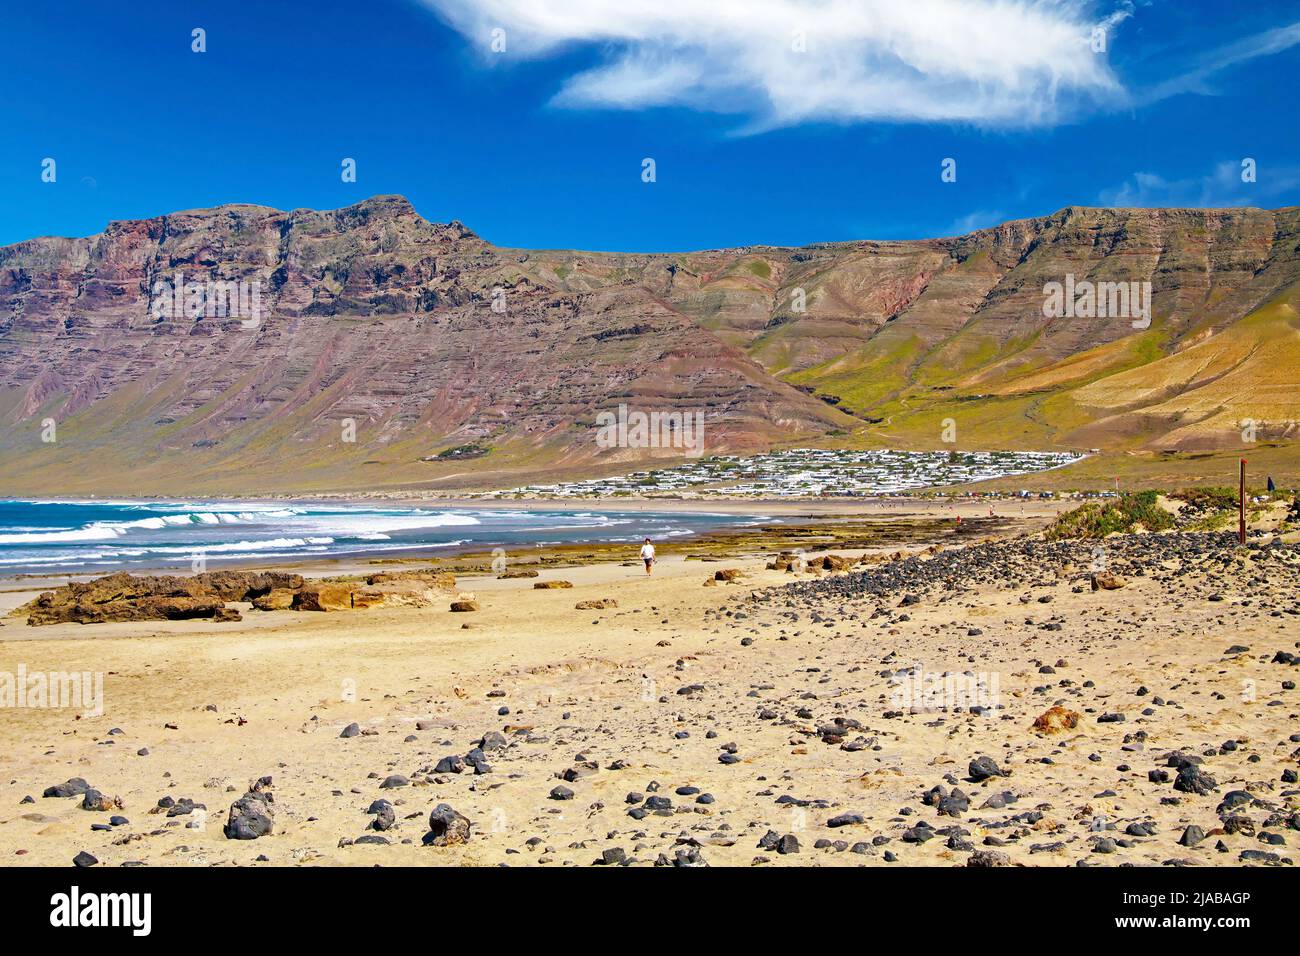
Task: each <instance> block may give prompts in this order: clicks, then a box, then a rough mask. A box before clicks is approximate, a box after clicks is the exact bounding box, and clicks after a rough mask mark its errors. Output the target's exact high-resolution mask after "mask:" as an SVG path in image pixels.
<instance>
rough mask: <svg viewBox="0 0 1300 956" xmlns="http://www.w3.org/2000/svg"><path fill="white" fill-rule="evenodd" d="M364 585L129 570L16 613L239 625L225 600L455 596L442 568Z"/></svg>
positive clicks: (324, 607) (344, 604)
mask: <svg viewBox="0 0 1300 956" xmlns="http://www.w3.org/2000/svg"><path fill="white" fill-rule="evenodd" d="M367 581H368V582H369V583H367V584H350V583H342V582H330V581H308V580H305V579H304V578H303V577H302V575H300V574H285V573H281V572H249V571H209V572H205V573H203V574H196V575H194V576H193V577H177V576H173V575H159V576H136V575H132V574H127V573H126V572H118V573H116V574H110V575H107V576H105V577H102V578H96V579H94V580H92V581H78V582H74V583H71V584H68V585H65V586H64V587H61V588H58V589H57V590H54V591H47V592H45V593H44V594H42V595H41V596H40V597H38V598H37V599H36V600H34V601H31V602H29V603H27V604H25V605H23V606H22V607H19V608H17V609H15V610H14V611H13V612H12V616H14V617H26V618H27V623H28V624H31V625H34V626H35V625H41V624H63V623H77V624H102V623H107V622H110V621H177V620H186V619H189V618H207V619H209V620H212V621H216V622H224V621H238V620H241V617H240V614H239V611H238V610H236V609H235V608H232V607H227V606H226V603H225V602H227V601H241V602H242V601H248V602H251V603H252V605H253V607H255V608H257V609H258V610H260V611H279V610H295V611H350V610H354V609H364V608H374V607H432V606H434V605H436V604H440V603H441V602H442V601H443V600H445V599H446V596H447V594H448V592H454V591H455V588H456V577H455V575H453V574H449V573H447V572H445V571H436V570H428V571H409V572H398V573H385V574H374V575H371V576H370V577H369V578H368V579H367Z"/></svg>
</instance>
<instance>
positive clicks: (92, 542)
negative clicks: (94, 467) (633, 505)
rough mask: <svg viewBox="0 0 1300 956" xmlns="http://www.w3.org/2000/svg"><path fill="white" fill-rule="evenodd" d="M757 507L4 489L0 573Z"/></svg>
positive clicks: (453, 537) (719, 519)
mask: <svg viewBox="0 0 1300 956" xmlns="http://www.w3.org/2000/svg"><path fill="white" fill-rule="evenodd" d="M765 520H768V519H763V518H758V517H755V516H752V515H725V514H698V513H672V514H668V513H662V512H651V511H626V512H592V511H583V510H581V509H576V508H575V509H573V510H568V511H524V510H489V509H462V508H455V509H446V508H416V507H399V508H371V507H365V506H361V505H356V506H351V505H327V504H307V503H301V502H293V503H282V502H265V503H252V502H247V501H197V500H196V501H170V500H169V501H131V500H114V501H98V500H83V501H51V500H3V499H0V575H2V574H21V573H55V574H57V573H67V572H75V571H104V572H109V571H115V570H136V569H138V570H144V569H154V568H181V569H183V570H186V571H188V570H190V569H191V568H194V567H199V566H200V565H199V562H200V561H201V562H202V565H201V566H202V567H206V568H209V569H210V568H214V567H220V566H222V565H223V564H231V563H235V562H240V563H247V562H249V561H257V562H262V561H286V560H303V559H311V558H334V557H357V556H361V555H370V556H375V555H390V556H398V555H401V554H402V553H403V552H407V553H411V552H421V551H431V550H436V549H455V548H473V549H475V550H477V549H479V548H495V547H501V548H503V549H504V550H505V552H506V555H507V557H508V556H509V555H510V553H511V549H512V548H513V549H515V550H517V551H522V550H523V549H527V548H533V547H536V546H538V545H553V544H566V543H584V542H588V543H594V542H628V543H629V544H631V543H634V542H638V541H640V540H641V539H642V538H644V537H647V536H649V537H650V538H653V539H654V540H656V541H662V540H664V539H666V538H679V537H685V536H688V535H692V534H696V533H698V532H700V531H704V530H709V529H715V528H722V527H734V526H738V525H745V524H754V523H756V522H759V521H765Z"/></svg>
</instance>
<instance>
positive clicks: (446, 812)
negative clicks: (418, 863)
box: [424, 803, 470, 846]
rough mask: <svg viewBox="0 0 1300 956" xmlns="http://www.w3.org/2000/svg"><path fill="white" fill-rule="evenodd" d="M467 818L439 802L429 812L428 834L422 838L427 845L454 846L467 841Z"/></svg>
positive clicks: (468, 824)
mask: <svg viewBox="0 0 1300 956" xmlns="http://www.w3.org/2000/svg"><path fill="white" fill-rule="evenodd" d="M469 826H470V823H469V818H468V817H466V816H465V815H464V814H460V813H457V812H456V811H455V810H453V809H452V808H451V807H450V806H448V805H447V804H445V803H440V804H438V805H437V806H436V807H434V808H433V812H432V813H430V814H429V834H428V835H427V836H426V837H425V838H424V842H425V844H426V845H428V846H456V845H457V844H460V843H468V842H469Z"/></svg>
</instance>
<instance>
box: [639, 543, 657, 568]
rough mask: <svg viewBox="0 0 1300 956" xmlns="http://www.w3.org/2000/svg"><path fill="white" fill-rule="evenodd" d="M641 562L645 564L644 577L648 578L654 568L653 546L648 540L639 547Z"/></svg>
mask: <svg viewBox="0 0 1300 956" xmlns="http://www.w3.org/2000/svg"><path fill="white" fill-rule="evenodd" d="M641 560H642V561H644V562H645V573H646V577H649V576H650V573H651V571H652V570H653V569H654V566H655V546H654V545H653V544H651V543H650V539H649V538H646V539H645V544H643V545H641Z"/></svg>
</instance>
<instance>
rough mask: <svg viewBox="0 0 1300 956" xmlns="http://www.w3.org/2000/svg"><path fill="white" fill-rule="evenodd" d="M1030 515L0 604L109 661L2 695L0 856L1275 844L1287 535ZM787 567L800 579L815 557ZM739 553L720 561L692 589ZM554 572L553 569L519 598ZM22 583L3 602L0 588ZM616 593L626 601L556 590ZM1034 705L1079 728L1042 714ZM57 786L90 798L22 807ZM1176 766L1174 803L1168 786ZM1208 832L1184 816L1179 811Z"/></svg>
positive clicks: (811, 854)
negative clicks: (559, 562)
mask: <svg viewBox="0 0 1300 956" xmlns="http://www.w3.org/2000/svg"><path fill="white" fill-rule="evenodd" d="M984 507H985V508H986V506H984ZM1048 511H1050V509H1047V510H1040V511H1036V512H1035V514H1036V515H1038V517H1029V516H1027V517H1026V519H1025V521H1024V522H1023V523H1021V522H1019V521H1018V522H1017V526H1016V527H1015V528H1014V529H1012V530H1011V531H1009V532H1008V533H1006V534H1005V535H1003V536H1002V538H1003V539H1004V543H997V544H992V543H991V544H984V545H981V544H979V543H978V542H979V541H981V540H983V539H982V538H977V539H973V540H971V541H970V542H969V543H968V544H967V545H966V546H965V547H952V546H947V545H945V546H944V547H943V549H942V550H939V549H935V548H926V547H924V546H921V545H920V544H916V545H910V546H909V547H908V548H907V549H906V553H905V554H899V555H896V556H895V558H894V559H893V560H891V557H890V555H889V554H888V553H885V554H881V555H879V558H882V559H883V560H881V561H880V562H879V563H873V564H869V565H862V566H860V569H859V570H853V571H847V572H845V571H840V572H830V571H820V570H809V571H807V572H803V573H799V572H790V571H783V570H769V569H768V567H767V565H768V564H769V562H770V561H771V555H755V556H750V557H738V558H736V559H734V560H730V561H726V562H723V563H716V562H704V561H698V560H686V558H685V556H684V555H682V554H667V555H665V556H664V558H663V560H661V561H660V563H659V564H658V566H657V567H656V570H655V574H654V576H653V577H651V578H648V579H647V578H646V576H645V574H644V572H643V570H642V569H641V568H640V566H639V564H635V563H634V559H635V554H634V552H632V551H629V554H628V555H627V556H626V557H625V558H624V560H623V561H604V562H600V563H596V564H592V565H588V566H575V567H563V568H545V569H543V570H541V571H540V572H539V576H538V577H537V578H535V579H530V578H523V579H506V580H500V579H497V578H496V577H495V576H494V575H492V574H490V573H488V574H481V573H480V574H458V581H457V587H458V588H459V589H460V590H461V591H464V592H471V593H472V594H473V597H474V599H475V600H476V601H477V603H478V604H479V606H480V608H481V609H480V610H479V611H477V612H474V613H464V614H458V613H452V612H450V611H449V610H448V609H447V608H446V607H441V606H440V607H433V608H393V609H375V610H365V611H361V610H354V611H347V612H339V613H303V612H293V611H272V612H259V611H250V610H249V609H248V608H247V606H244V607H243V608H241V610H242V611H243V620H242V621H239V622H231V623H213V622H209V621H160V622H124V623H108V624H97V625H77V624H58V625H51V626H45V627H28V626H25V625H24V624H23V623H22V621H20V620H17V619H14V618H8V619H3V620H4V623H3V627H0V672H9V673H16V672H18V671H19V669H20V667H21V668H24V669H25V671H26V672H27V673H28V674H32V673H40V672H55V671H63V672H69V671H77V672H90V673H92V674H94V673H102V674H103V704H104V706H103V713H102V715H89V716H83V715H82V714H81V713H80V712H79V711H78V710H76V709H74V708H65V709H42V708H39V707H30V706H29V707H19V708H13V709H10V710H9V711H8V712H7V713H6V730H5V738H6V745H5V747H4V748H3V750H2V752H0V858H4V859H7V860H9V861H11V862H15V863H17V862H22V863H25V864H39V865H67V864H68V863H69V862H70V861H71V860H72V858H73V857H74V856H76V855H77V854H78V853H80V852H88V853H90V854H91V855H93V857H94V858H96V859H97V860H98V861H99V863H100V865H106V866H118V865H127V864H132V863H145V864H166V865H192V866H207V865H273V866H287V865H299V864H342V865H364V866H369V865H374V864H383V865H446V864H473V865H489V864H498V863H508V864H511V865H531V864H546V865H558V866H565V865H588V864H591V863H593V862H605V863H620V862H628V861H631V862H632V863H634V864H647V865H648V864H653V863H655V862H659V863H673V862H675V863H677V864H679V865H698V864H700V863H701V862H707V863H708V864H709V865H751V864H754V863H763V864H786V865H789V864H797V865H863V864H865V865H891V864H895V865H897V864H905V865H937V866H959V865H967V864H968V863H974V864H975V865H1004V864H1024V865H1034V866H1064V865H1075V864H1080V865H1092V864H1097V865H1118V864H1122V863H1133V864H1137V865H1159V864H1161V863H1165V862H1169V861H1177V862H1181V863H1187V864H1192V865H1213V864H1233V865H1240V864H1241V863H1250V864H1254V863H1270V862H1273V863H1278V862H1281V861H1282V860H1283V859H1290V858H1292V856H1293V851H1292V849H1291V847H1292V846H1293V845H1294V843H1295V840H1296V839H1297V836H1298V835H1297V828H1300V814H1298V813H1297V811H1298V810H1300V790H1297V789H1296V786H1295V768H1296V766H1297V754H1300V737H1297V736H1296V731H1297V728H1300V723H1298V722H1297V710H1298V709H1300V705H1298V704H1297V698H1296V695H1295V690H1294V680H1295V677H1296V674H1297V668H1296V667H1295V666H1292V665H1289V664H1287V663H1285V662H1278V661H1276V660H1275V659H1274V658H1275V655H1279V656H1281V655H1285V654H1294V653H1295V652H1296V651H1297V645H1298V643H1300V622H1298V619H1297V611H1300V608H1298V607H1297V601H1296V593H1297V592H1296V590H1295V585H1296V581H1297V567H1298V564H1297V553H1296V550H1295V548H1294V546H1292V545H1289V544H1283V543H1282V542H1281V541H1280V540H1273V541H1267V542H1265V546H1264V547H1262V548H1261V547H1260V546H1259V544H1258V542H1257V543H1256V545H1255V548H1254V549H1253V550H1249V549H1242V551H1240V552H1238V551H1237V550H1236V549H1235V548H1233V547H1231V546H1223V545H1221V544H1219V543H1214V544H1212V545H1207V546H1205V547H1202V544H1200V543H1193V544H1177V545H1174V544H1171V545H1169V547H1172V548H1173V549H1174V550H1172V551H1169V550H1166V551H1159V550H1152V549H1151V548H1150V547H1148V545H1147V544H1146V543H1144V542H1142V541H1141V540H1135V541H1134V542H1132V543H1129V542H1128V539H1124V540H1122V541H1112V542H1108V544H1107V548H1108V550H1109V553H1110V554H1111V558H1110V560H1111V561H1112V562H1113V566H1114V567H1115V568H1116V569H1118V573H1120V574H1122V575H1123V578H1124V585H1123V586H1122V587H1119V588H1118V589H1116V590H1108V589H1105V588H1102V589H1097V590H1094V589H1093V588H1091V587H1090V586H1089V575H1090V567H1091V566H1092V562H1094V561H1095V560H1096V558H1095V555H1094V554H1093V550H1094V546H1093V545H1090V544H1088V543H1085V542H1079V543H1075V544H1071V545H1066V546H1061V547H1065V548H1066V551H1064V552H1059V553H1058V551H1052V552H1050V553H1049V552H1046V551H1044V552H1043V553H1041V554H1039V552H1037V551H1030V552H1022V551H1021V550H1017V549H1018V548H1023V547H1029V546H1028V545H1024V544H1023V541H1024V539H1019V538H1018V536H1020V535H1024V534H1027V533H1032V532H1034V531H1035V530H1037V529H1038V528H1041V526H1042V524H1044V523H1045V521H1046V517H1047V515H1048ZM1129 537H1131V538H1133V539H1141V538H1142V537H1144V536H1129ZM1149 537H1151V538H1153V539H1154V538H1156V537H1159V538H1162V539H1164V540H1166V541H1169V542H1174V541H1176V540H1177V541H1181V540H1182V539H1181V537H1178V536H1174V537H1172V538H1166V537H1165V536H1149ZM1202 537H1210V536H1202ZM1013 538H1017V539H1018V540H1020V541H1021V543H1020V544H1017V543H1016V542H1015V541H1011V540H1010V539H1013ZM1197 540H1198V541H1199V539H1197ZM1007 541H1010V543H1006V542H1007ZM1033 547H1034V548H1045V547H1047V546H1046V545H1044V544H1043V543H1042V542H1037V543H1036V544H1033ZM1179 548H1181V549H1182V550H1179ZM834 553H836V554H840V555H843V556H845V557H848V558H852V559H856V558H857V557H858V556H859V555H861V554H862V553H864V552H863V551H861V550H859V551H848V550H836V551H835V552H834ZM1062 554H1064V555H1065V556H1064V557H1062ZM909 555H910V556H911V557H909ZM809 558H810V564H811V565H812V567H813V568H815V567H816V564H817V562H818V561H820V560H821V555H820V554H816V553H813V554H810V555H809ZM625 562H626V563H625ZM944 562H952V563H950V564H949V563H944ZM629 565H630V566H629ZM1193 567H1194V568H1195V569H1196V571H1195V573H1191V572H1189V570H1188V569H1190V568H1193ZM730 569H735V570H738V571H739V572H740V576H737V577H735V580H733V581H731V582H722V581H717V582H715V583H714V584H713V585H711V586H705V582H706V580H712V579H714V578H715V577H716V576H717V572H718V571H719V570H730ZM335 573H337V572H335ZM723 576H727V575H723ZM557 579H563V580H565V581H568V582H570V583H571V584H572V587H571V588H557V589H549V590H539V589H536V588H535V587H534V584H535V583H538V582H543V581H548V580H557ZM792 582H793V584H792ZM8 587H9V588H14V587H15V585H14V583H12V582H11V583H10V584H9V585H8ZM32 596H33V594H32V593H31V592H30V591H28V590H18V589H13V590H6V591H5V592H4V593H0V613H3V612H5V611H8V610H9V609H11V608H13V607H16V606H17V605H19V604H20V603H22V602H23V601H25V600H27V599H29V598H30V597H32ZM606 598H610V599H613V600H614V601H616V602H617V607H614V608H606V609H600V610H590V609H589V610H578V609H576V608H575V604H577V603H579V602H583V601H599V600H601V599H606ZM945 674H947V675H949V680H948V685H947V686H948V690H947V691H944V690H943V687H944V686H945V685H944V677H943V675H945ZM962 675H965V677H964V678H962V679H961V680H956V681H955V683H954V679H955V678H959V677H961V676H962ZM963 681H964V682H963ZM1288 685H1289V686H1288ZM925 688H930V689H931V690H933V689H934V688H939V689H940V690H939V695H938V696H937V697H936V696H934V695H933V694H931V695H930V696H929V697H927V696H926V695H927V693H928V691H926V690H925ZM963 688H965V690H963ZM954 693H955V694H956V695H957V696H956V697H954V696H953V695H954ZM945 695H946V696H945ZM963 695H964V696H963ZM1054 705H1058V706H1059V707H1060V708H1061V712H1063V713H1067V714H1073V715H1074V718H1073V720H1074V721H1075V725H1074V726H1073V727H1069V728H1068V729H1061V730H1059V731H1057V732H1036V731H1035V730H1034V723H1035V720H1036V719H1037V718H1039V717H1040V715H1043V714H1044V713H1045V712H1047V711H1049V709H1051V708H1052V707H1053V706H1054ZM972 707H974V708H975V709H974V710H972V709H971V708H972ZM1115 715H1119V716H1115ZM1102 718H1104V719H1102ZM353 724H355V725H356V726H355V728H353V729H352V730H349V727H350V725H353ZM345 734H351V735H350V736H344V735H345ZM476 748H478V749H477V750H476ZM1171 755H1182V758H1183V760H1182V764H1180V763H1179V762H1178V759H1177V756H1175V758H1174V759H1173V760H1172V761H1171ZM448 758H450V759H448ZM467 758H468V759H467ZM1189 761H1194V762H1195V763H1194V768H1193V771H1190V772H1187V773H1184V772H1183V771H1182V770H1181V769H1180V767H1181V766H1182V765H1183V764H1188V763H1189ZM1171 762H1172V763H1173V764H1174V765H1173V766H1171ZM476 766H477V772H476ZM990 767H991V768H992V771H990V770H989V768H990ZM1288 771H1289V774H1290V782H1289V783H1288V782H1287V780H1286V776H1285V775H1286V774H1287V772H1288ZM990 772H991V773H992V775H988V774H989V773H990ZM1002 774H1005V776H1003V775H1002ZM1198 774H1199V775H1200V776H1198ZM265 777H270V778H271V780H270V782H269V784H263V785H262V786H263V788H264V789H265V791H266V792H268V793H271V794H273V810H274V825H273V828H272V830H271V832H270V833H269V834H267V835H265V836H261V837H260V838H258V839H255V840H237V839H230V838H228V837H227V836H226V834H225V832H224V829H225V825H226V824H227V821H228V814H229V811H230V808H231V805H232V803H234V802H235V801H237V800H238V799H240V798H241V796H242V795H244V794H245V792H246V791H247V790H249V788H250V785H252V784H253V783H254V782H255V781H258V780H259V779H261V778H265ZM74 778H80V779H81V780H83V781H85V782H86V784H88V785H89V786H90V787H92V788H94V789H95V790H97V791H98V792H99V793H100V794H102V795H103V796H104V798H106V799H105V800H104V804H105V808H104V809H102V810H88V809H84V808H83V802H85V801H84V800H83V798H82V797H81V796H80V795H75V796H70V797H44V796H42V793H43V792H44V791H45V790H46V789H47V788H50V787H55V786H57V785H59V784H63V783H65V781H69V780H71V779H74ZM1203 778H1209V781H1210V783H1205V784H1204V785H1202V784H1203V783H1204V780H1203ZM1184 780H1190V781H1191V783H1190V784H1189V786H1190V788H1191V791H1192V792H1188V791H1187V790H1186V789H1180V788H1179V787H1178V786H1175V784H1179V783H1180V782H1182V781H1184ZM1210 784H1212V786H1211V785H1210ZM936 787H937V788H940V789H939V790H936V789H935V788H936ZM1195 791H1201V792H1195ZM28 797H30V798H31V800H30V801H26V802H25V798H28ZM380 800H386V801H388V803H389V804H390V805H391V812H390V811H386V810H385V809H384V808H383V807H382V806H379V805H377V804H376V801H380ZM187 801H191V802H192V805H191V803H189V802H187ZM1225 802H1226V803H1227V804H1228V806H1227V807H1226V808H1225V807H1224V804H1225ZM443 804H445V805H447V806H449V807H451V808H452V809H453V810H454V811H455V813H456V814H459V815H462V816H463V817H464V818H465V819H466V820H467V821H468V823H469V831H468V832H469V834H470V836H469V839H468V841H467V842H461V843H454V844H453V845H445V846H437V845H425V844H424V841H425V840H426V838H427V835H428V834H429V833H430V832H431V831H430V822H429V817H430V814H431V812H433V811H435V808H437V807H439V806H440V805H443ZM199 805H202V807H200V806H199ZM177 807H179V809H176V808H177ZM368 811H374V812H368ZM389 816H391V822H390V820H389ZM1238 817H1240V818H1244V819H1237V818H1238ZM110 818H112V819H116V820H118V822H116V823H112V824H111V823H110V822H109V821H110ZM122 821H125V822H122ZM376 821H379V823H376ZM96 825H98V826H97V828H95V829H92V826H96ZM377 827H380V828H377ZM1197 827H1199V828H1200V830H1201V831H1203V833H1204V834H1205V835H1204V836H1202V838H1200V839H1197V831H1196V830H1195V829H1192V830H1191V831H1190V832H1191V836H1190V837H1189V836H1187V834H1188V832H1189V828H1197ZM1243 854H1245V855H1244V856H1243ZM1254 854H1257V855H1254Z"/></svg>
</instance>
